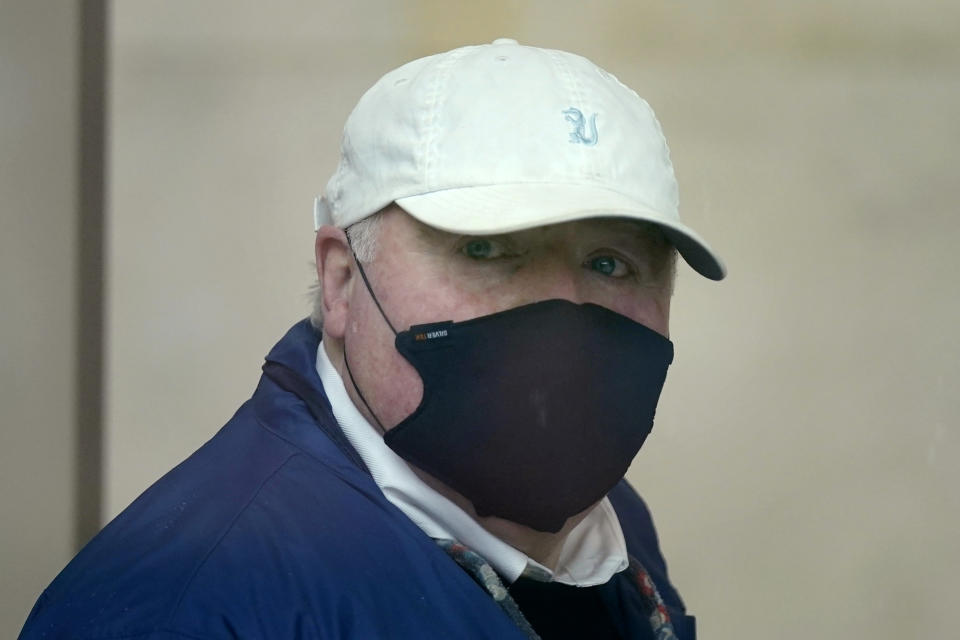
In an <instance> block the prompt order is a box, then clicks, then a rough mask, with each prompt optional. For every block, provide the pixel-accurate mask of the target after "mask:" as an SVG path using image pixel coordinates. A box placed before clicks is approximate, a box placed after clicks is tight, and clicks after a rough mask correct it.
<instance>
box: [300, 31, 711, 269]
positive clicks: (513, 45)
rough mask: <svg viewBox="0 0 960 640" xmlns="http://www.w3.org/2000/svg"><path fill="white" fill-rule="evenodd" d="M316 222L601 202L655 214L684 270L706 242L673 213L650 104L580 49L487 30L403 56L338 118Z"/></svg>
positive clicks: (504, 217) (571, 214) (564, 217)
mask: <svg viewBox="0 0 960 640" xmlns="http://www.w3.org/2000/svg"><path fill="white" fill-rule="evenodd" d="M340 154H341V155H340V164H339V166H338V167H337V169H336V171H335V172H334V174H333V176H332V177H331V178H330V181H329V182H328V183H327V188H326V191H325V193H324V195H323V196H322V197H320V198H317V199H316V201H315V203H314V224H315V226H316V228H320V226H321V225H324V224H332V225H334V226H337V227H341V228H346V227H348V226H350V225H351V224H353V223H355V222H358V221H360V220H362V219H364V218H366V217H367V216H370V215H372V214H373V213H376V212H377V211H379V210H381V209H382V208H384V207H385V206H387V205H389V204H390V203H392V202H396V204H397V205H399V206H400V207H401V208H403V209H404V210H405V211H407V212H408V213H409V214H410V215H412V216H413V217H414V218H416V219H417V220H419V221H421V222H423V223H424V224H427V225H429V226H431V227H434V228H437V229H441V230H444V231H449V232H453V233H460V234H469V235H487V234H495V233H508V232H511V231H517V230H521V229H528V228H531V227H539V226H543V225H548V224H556V223H560V222H567V221H570V220H580V219H584V218H596V217H605V216H615V217H625V218H632V219H636V220H642V221H647V222H651V223H655V224H656V225H658V226H660V227H661V228H662V229H663V232H664V234H665V235H666V236H667V238H668V239H669V240H670V241H671V242H672V243H673V244H674V245H675V246H676V247H677V250H678V251H679V252H680V255H681V256H683V258H684V259H685V260H686V261H687V263H688V264H689V265H690V266H691V267H693V268H694V269H695V270H696V271H698V272H699V273H701V274H702V275H704V276H706V277H707V278H710V279H713V280H720V279H722V278H723V277H724V275H725V274H726V270H725V268H724V266H723V263H722V262H721V260H720V258H719V257H718V256H717V254H716V253H714V251H713V250H712V249H711V248H710V247H709V245H707V243H706V242H704V241H703V240H702V239H701V238H700V236H698V235H697V234H696V232H694V231H693V230H692V229H690V228H689V227H687V226H686V225H684V224H683V223H682V222H680V216H679V213H678V206H679V201H678V196H677V181H676V178H675V177H674V174H673V165H672V164H671V162H670V150H669V149H668V148H667V143H666V140H665V139H664V137H663V133H662V131H661V129H660V123H659V122H657V119H656V117H655V116H654V113H653V110H652V109H651V108H650V105H648V104H647V103H646V101H645V100H643V99H642V98H640V97H639V96H638V95H637V94H636V92H634V91H633V90H632V89H630V88H629V87H627V86H625V85H624V84H622V83H621V82H620V81H618V80H617V79H616V78H615V77H614V76H613V75H611V74H610V73H608V72H606V71H604V70H603V69H601V68H600V67H597V66H596V65H594V64H593V63H592V62H590V61H589V60H587V59H586V58H582V57H580V56H577V55H573V54H571V53H566V52H564V51H555V50H551V49H539V48H536V47H528V46H523V45H520V44H517V42H516V41H515V40H509V39H505V38H502V39H499V40H495V41H494V42H493V44H488V45H479V46H470V47H462V48H460V49H454V50H453V51H448V52H446V53H441V54H437V55H433V56H429V57H426V58H421V59H419V60H414V61H413V62H410V63H407V64H405V65H403V66H402V67H400V68H399V69H396V70H394V71H391V72H389V73H387V74H386V75H385V76H383V77H382V78H381V79H380V80H379V81H378V82H377V83H376V84H375V85H373V87H371V88H370V89H369V90H368V91H367V92H366V93H365V94H364V95H363V97H362V98H360V102H359V103H358V104H357V106H356V108H355V109H354V110H353V113H351V114H350V116H349V118H347V123H346V126H345V127H344V131H343V140H342V144H341V149H340Z"/></svg>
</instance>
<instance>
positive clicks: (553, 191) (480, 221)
mask: <svg viewBox="0 0 960 640" xmlns="http://www.w3.org/2000/svg"><path fill="white" fill-rule="evenodd" d="M396 203H397V204H398V205H399V206H400V207H401V208H402V209H403V210H404V211H406V212H407V213H409V214H410V215H412V216H413V217H414V218H416V219H417V220H419V221H420V222H422V223H424V224H426V225H429V226H431V227H434V228H436V229H440V230H442V231H449V232H451V233H463V234H470V235H490V234H495V233H510V232H512V231H520V230H522V229H530V228H532V227H542V226H544V225H548V224H558V223H561V222H569V221H571V220H584V219H587V218H601V217H622V218H631V219H634V220H641V221H644V222H650V223H653V224H656V225H658V226H659V227H661V228H662V229H663V232H664V235H665V236H666V237H667V239H668V240H670V242H672V243H673V245H674V246H675V247H676V248H677V251H678V252H679V253H680V255H681V256H682V257H683V259H684V260H685V261H686V262H687V264H689V265H690V266H691V267H692V268H693V269H694V271H696V272H697V273H699V274H701V275H702V276H704V277H706V278H709V279H711V280H722V279H723V277H724V276H725V275H726V273H727V270H726V268H725V267H724V265H723V261H721V260H720V257H719V256H718V255H717V254H716V253H715V252H714V251H713V249H711V248H710V245H708V244H707V243H706V242H705V241H704V240H703V239H702V238H701V237H700V236H699V235H697V233H696V232H695V231H693V229H690V228H689V227H687V226H686V225H684V224H682V223H681V222H679V221H678V220H676V219H675V218H671V217H668V216H666V215H664V214H663V213H660V212H658V211H656V210H654V209H652V208H649V207H647V206H645V205H644V204H643V203H640V202H637V201H636V200H634V199H632V198H629V197H627V196H625V195H623V194H621V193H617V192H615V191H610V190H607V189H599V188H597V187H594V186H584V185H576V184H569V183H561V184H543V183H538V184H529V183H527V184H500V185H487V186H477V187H460V188H456V189H444V190H441V191H433V192H430V193H426V194H422V195H414V196H408V197H405V198H398V199H397V200H396Z"/></svg>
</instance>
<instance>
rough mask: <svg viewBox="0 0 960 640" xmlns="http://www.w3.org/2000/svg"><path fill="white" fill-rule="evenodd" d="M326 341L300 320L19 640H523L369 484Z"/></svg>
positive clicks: (635, 630) (630, 606) (625, 592)
mask: <svg viewBox="0 0 960 640" xmlns="http://www.w3.org/2000/svg"><path fill="white" fill-rule="evenodd" d="M319 340H320V337H319V335H318V334H317V332H316V331H315V330H313V329H312V327H311V326H310V324H309V323H308V322H307V321H302V322H300V323H299V324H297V325H295V326H294V327H293V328H292V329H291V330H290V331H289V332H288V333H287V335H286V336H284V338H283V339H282V340H281V341H280V342H279V343H278V344H277V345H276V346H275V347H274V348H273V350H272V351H271V352H270V354H269V355H268V356H267V359H266V360H267V363H266V364H265V365H264V371H265V375H264V376H263V377H262V378H261V380H260V383H259V385H258V386H257V389H256V392H255V393H254V394H253V397H252V398H250V400H248V401H247V402H246V403H244V404H243V406H241V407H240V409H239V410H238V411H237V413H236V415H234V416H233V418H232V419H231V420H230V421H229V422H228V423H227V424H226V426H224V427H223V428H222V429H221V430H220V431H219V432H218V433H217V434H216V435H215V436H214V437H213V438H212V439H211V440H210V441H209V442H207V443H206V444H205V445H203V446H202V447H201V448H200V449H199V450H197V451H196V452H195V453H194V454H193V455H191V456H190V457H189V458H187V459H186V460H185V461H184V462H182V463H181V464H180V465H178V466H177V467H176V468H174V469H173V470H172V471H170V472H169V473H167V474H166V475H165V476H164V477H163V478H161V479H160V480H159V481H157V482H156V483H155V484H154V485H153V486H152V487H150V488H149V489H148V490H147V491H146V492H144V493H143V495H141V496H140V497H139V498H137V500H136V501H134V502H133V503H132V504H131V505H130V506H129V507H127V509H126V510H124V511H123V513H121V514H120V515H119V516H117V518H116V519H114V520H113V521H112V522H111V523H110V524H108V525H107V526H106V527H105V528H104V529H103V531H101V532H100V533H99V534H98V535H97V536H96V537H95V538H94V539H93V540H91V541H90V543H89V544H87V545H86V547H84V548H83V549H82V550H81V551H80V553H79V554H78V555H77V556H76V557H75V558H74V559H73V560H72V561H71V562H70V564H68V565H67V567H66V568H65V569H64V570H63V571H62V572H61V573H60V575H58V576H57V577H56V579H55V580H54V581H53V583H52V584H51V585H50V586H49V587H48V588H47V589H46V590H45V591H44V592H43V594H41V596H40V598H39V599H38V600H37V603H36V605H35V606H34V608H33V610H32V612H31V613H30V616H29V618H28V619H27V622H26V625H25V626H24V628H23V631H22V632H21V635H20V637H21V638H22V639H24V640H27V639H30V640H32V639H34V638H84V639H88V640H95V639H96V640H100V639H107V638H116V639H119V638H137V639H139V640H147V639H150V640H160V639H161V638H162V639H172V638H190V639H194V640H200V639H204V640H206V639H214V638H217V639H219V638H303V639H306V638H497V639H500V640H504V639H513V638H515V639H517V640H523V638H524V637H525V636H524V634H523V633H522V632H521V631H520V630H519V629H518V628H517V627H516V626H515V625H514V624H513V623H512V622H511V620H510V619H509V618H508V616H507V615H506V614H505V613H504V612H503V610H502V609H501V608H500V606H499V605H498V604H497V603H496V602H494V600H493V599H491V598H490V596H488V595H487V593H486V592H485V591H484V590H483V589H482V588H481V587H480V586H478V584H477V583H476V582H474V580H473V579H472V578H471V577H470V575H469V574H468V573H466V572H465V571H464V570H463V569H461V568H460V567H459V566H458V565H457V564H456V563H455V562H454V561H453V560H452V559H451V558H450V557H449V556H448V555H447V554H446V553H445V552H444V551H443V550H442V549H441V548H440V547H438V546H437V544H436V543H435V542H434V541H433V540H431V539H430V538H429V537H427V536H426V535H425V534H424V533H423V531H421V530H420V529H419V528H418V527H417V526H416V525H415V524H414V523H413V522H412V521H410V519H408V518H407V517H406V516H405V515H404V514H403V513H402V512H401V511H399V510H398V509H397V508H396V507H394V506H393V505H392V504H391V503H390V502H389V501H387V500H386V498H385V497H384V496H383V494H382V493H381V491H380V489H379V488H378V487H377V485H376V484H375V483H374V481H373V478H372V477H371V476H370V474H369V473H368V472H367V470H366V468H365V467H364V465H363V462H362V461H361V460H360V458H359V456H358V455H357V454H356V452H355V451H354V450H353V449H352V447H350V445H349V443H348V442H347V441H346V439H345V438H344V437H343V434H342V433H341V432H340V431H339V428H338V427H337V424H336V421H335V420H334V418H333V415H332V413H331V411H330V405H329V402H328V401H327V399H326V396H325V395H324V393H323V387H322V385H321V383H320V379H319V377H318V376H317V373H316V369H315V365H314V363H315V358H316V351H317V347H318V345H319ZM610 498H611V500H612V502H613V505H614V508H615V509H616V511H617V514H618V516H619V518H620V520H621V523H622V525H623V530H624V535H625V536H626V540H627V546H628V549H629V551H630V553H631V554H632V555H634V556H635V557H636V558H638V559H639V560H640V561H641V562H642V563H643V564H644V565H645V567H646V568H647V570H648V571H649V573H650V574H651V577H652V578H653V579H654V582H655V583H656V584H657V586H658V588H659V590H660V593H661V594H662V596H663V599H664V602H665V603H666V605H667V608H668V610H669V612H670V613H671V617H672V618H673V621H674V625H675V627H676V630H677V634H678V636H679V637H680V638H681V639H682V640H692V638H693V619H692V618H688V617H686V616H685V615H684V612H683V605H682V603H681V601H680V599H679V597H678V595H677V593H676V591H675V590H674V589H673V587H672V586H671V585H670V583H669V581H668V579H667V573H666V567H665V564H664V561H663V557H662V556H661V554H660V550H659V546H658V543H657V537H656V533H655V531H654V527H653V523H652V521H651V519H650V514H649V512H648V511H647V508H646V506H645V505H644V503H643V501H642V500H641V499H640V498H639V497H638V496H637V495H636V493H634V491H633V490H632V489H631V488H630V487H629V486H628V485H627V484H626V482H621V483H620V484H619V485H618V486H617V487H616V488H615V489H614V490H613V491H612V492H611V494H610ZM626 582H627V581H626V579H624V578H622V576H616V577H614V578H613V579H612V580H611V581H610V583H608V585H605V587H604V588H605V589H608V590H609V592H610V602H615V603H617V606H619V607H621V608H622V611H621V617H622V619H623V621H624V624H625V625H626V626H625V627H623V628H624V629H626V630H627V631H626V633H627V634H628V635H629V636H630V637H646V635H649V630H648V626H647V622H646V619H645V618H646V616H645V615H644V614H643V612H642V611H641V607H640V604H639V601H638V599H637V597H636V589H634V588H632V586H631V585H628V584H626Z"/></svg>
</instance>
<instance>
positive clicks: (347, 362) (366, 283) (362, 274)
mask: <svg viewBox="0 0 960 640" xmlns="http://www.w3.org/2000/svg"><path fill="white" fill-rule="evenodd" d="M344 233H345V234H346V236H347V246H348V247H350V253H351V254H352V255H353V261H354V262H356V263H357V269H358V270H359V271H360V277H361V278H363V284H364V286H366V288H367V293H369V294H370V297H371V298H373V302H374V304H376V305H377V309H378V310H379V311H380V316H381V317H382V318H383V320H384V322H386V323H387V326H388V327H390V331H392V332H393V335H394V336H396V335H397V330H396V329H394V328H393V324H392V323H391V322H390V318H388V317H387V314H386V313H384V311H383V307H382V306H380V301H379V300H377V296H376V294H375V293H374V292H373V287H371V286H370V280H368V279H367V272H366V271H364V270H363V265H362V264H360V261H359V260H358V259H357V254H356V252H355V251H354V250H353V243H351V242H350V234H348V233H346V231H345V232H344ZM343 364H344V365H345V366H346V368H347V375H348V376H350V382H351V383H352V384H353V388H354V390H355V391H356V392H357V395H358V396H360V400H361V402H363V406H365V407H366V408H367V411H368V412H369V413H370V415H371V416H373V419H374V421H375V422H376V423H377V426H378V427H380V434H381V435H385V434H386V433H387V430H386V429H385V428H384V427H383V423H382V422H380V418H378V417H377V414H376V413H374V412H373V409H372V408H371V407H370V403H369V402H367V399H366V398H364V397H363V392H362V391H360V386H359V385H358V384H357V381H356V380H355V379H354V377H353V371H351V370H350V360H349V359H348V358H347V340H346V338H344V340H343Z"/></svg>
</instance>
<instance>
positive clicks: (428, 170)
mask: <svg viewBox="0 0 960 640" xmlns="http://www.w3.org/2000/svg"><path fill="white" fill-rule="evenodd" d="M468 49H469V48H468V47H464V48H461V49H455V50H453V51H451V52H449V54H448V55H447V56H446V57H445V59H444V60H442V61H441V62H440V63H438V64H437V69H436V74H435V75H434V77H433V86H431V88H430V94H429V96H428V103H427V105H428V114H427V115H426V116H425V117H424V129H425V130H426V132H427V135H426V136H425V139H424V141H423V159H422V160H423V169H422V174H421V182H422V183H423V188H424V189H425V190H428V191H429V190H430V189H431V188H432V186H431V180H430V177H431V176H432V170H433V166H434V164H435V161H436V156H437V145H436V141H437V139H438V137H439V135H438V133H439V132H438V127H437V126H436V121H437V116H438V113H439V111H440V109H441V108H442V106H443V103H444V102H445V99H446V97H447V94H446V92H444V91H443V88H445V87H446V82H447V79H448V78H449V77H450V72H451V69H452V67H453V65H454V64H455V63H457V62H458V61H459V60H460V58H462V57H463V56H464V55H465V54H466V53H467V50H468ZM441 84H442V85H443V87H441Z"/></svg>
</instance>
